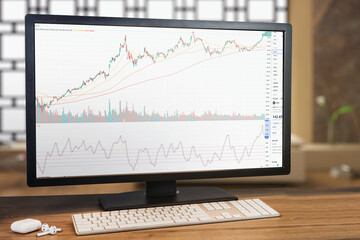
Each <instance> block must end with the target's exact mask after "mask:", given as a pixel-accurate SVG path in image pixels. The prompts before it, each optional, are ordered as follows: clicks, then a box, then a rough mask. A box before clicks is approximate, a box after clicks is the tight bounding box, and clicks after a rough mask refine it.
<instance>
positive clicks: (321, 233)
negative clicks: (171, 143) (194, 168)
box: [0, 187, 360, 240]
mask: <svg viewBox="0 0 360 240" xmlns="http://www.w3.org/2000/svg"><path fill="white" fill-rule="evenodd" d="M229 192H231V193H233V194H235V195H237V196H238V197H239V199H247V198H260V199H262V200H263V201H265V202H266V203H268V204H269V205H270V206H271V207H273V208H274V209H276V210H277V211H278V212H280V214H281V217H279V218H272V219H259V220H249V221H237V222H229V223H218V224H204V225H195V226H186V227H173V228H163V229H152V230H142V231H132V232H121V233H111V234H101V235H90V236H76V235H75V232H74V229H73V226H72V222H71V218H70V216H71V214H73V213H77V212H89V211H99V210H100V207H99V205H98V201H97V198H98V197H99V195H68V196H28V197H1V198H0V239H35V238H36V237H35V233H30V234H26V235H21V234H16V233H13V232H11V231H10V224H11V223H12V222H13V221H16V220H20V219H24V218H35V219H38V220H40V221H41V222H46V223H48V224H49V225H56V226H57V227H59V228H62V229H63V232H61V233H58V234H56V235H53V236H45V237H42V238H44V239H75V238H79V239H132V240H136V239H139V240H140V239H141V240H144V239H206V240H208V239H219V240H220V239H221V240H225V239H286V240H287V239H360V187H347V188H266V189H242V190H236V189H234V190H229Z"/></svg>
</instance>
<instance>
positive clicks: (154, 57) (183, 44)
mask: <svg viewBox="0 0 360 240" xmlns="http://www.w3.org/2000/svg"><path fill="white" fill-rule="evenodd" d="M269 34H271V33H270V32H265V33H263V34H262V36H261V38H260V40H258V41H257V42H256V43H254V44H253V45H251V46H243V45H241V44H239V43H237V42H236V41H235V40H227V41H225V42H224V44H223V46H221V47H213V48H212V47H211V46H210V45H209V44H207V43H206V41H205V40H203V39H202V38H200V37H197V36H196V35H195V33H194V32H192V34H191V36H190V38H189V40H188V41H185V40H183V38H182V37H180V38H179V39H178V41H177V43H176V44H174V45H173V47H171V48H169V49H168V50H166V51H164V52H156V53H151V52H150V51H149V50H148V49H147V48H146V47H144V48H143V52H142V53H140V54H135V53H133V52H132V51H131V50H130V49H129V47H128V43H127V36H126V35H125V37H124V41H123V43H121V44H120V46H119V49H118V53H117V54H116V55H115V56H113V57H111V58H110V61H109V64H108V70H107V71H105V70H100V71H98V72H97V73H96V74H95V75H94V76H92V77H89V79H87V80H84V81H82V82H81V83H80V85H79V86H78V87H74V88H68V89H67V90H65V91H64V93H62V94H61V95H59V96H48V97H47V98H50V100H48V101H46V102H45V101H43V98H42V97H37V98H36V104H41V108H42V109H43V108H50V107H51V106H52V105H53V104H55V103H57V102H59V101H61V100H62V99H64V98H65V97H67V96H69V95H71V94H74V93H75V92H77V91H79V90H82V89H84V88H85V87H87V86H88V85H89V84H90V83H93V82H94V81H95V80H97V79H98V78H100V77H103V78H104V79H105V80H106V79H107V78H108V77H110V73H111V68H112V65H113V64H114V63H115V62H116V61H117V60H118V59H119V58H120V57H121V56H122V53H124V54H123V55H124V56H126V59H127V61H129V62H130V63H132V66H133V67H136V66H137V65H138V63H139V61H141V60H143V59H147V58H149V59H150V60H151V61H152V63H154V64H155V63H157V62H158V60H159V59H167V58H168V57H169V56H171V55H172V54H174V53H176V52H177V51H178V50H179V49H181V48H189V47H192V46H193V45H196V44H198V43H199V44H201V46H202V49H203V52H204V53H205V54H206V55H208V56H209V57H212V56H214V55H221V54H223V53H224V52H225V50H226V49H231V48H233V49H236V50H237V51H238V52H244V51H252V50H253V49H254V48H256V47H257V46H258V45H259V44H260V43H261V42H262V41H263V39H264V37H266V36H269Z"/></svg>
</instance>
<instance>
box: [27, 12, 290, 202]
mask: <svg viewBox="0 0 360 240" xmlns="http://www.w3.org/2000/svg"><path fill="white" fill-rule="evenodd" d="M25 22H26V24H25V33H26V112H27V114H26V115H27V118H26V123H27V125H26V126H27V161H28V185H29V186H49V185H70V184H94V183H120V182H140V181H141V182H146V191H145V192H144V191H138V192H130V193H123V194H119V195H114V196H107V197H104V198H102V199H101V200H100V201H101V204H102V205H103V207H104V208H105V209H121V208H132V207H141V206H154V205H158V204H174V203H189V202H201V201H212V200H213V201H220V200H231V199H236V197H234V196H232V195H230V194H228V193H226V192H225V191H222V190H220V189H217V188H181V189H177V188H176V182H175V181H176V180H179V179H204V178H224V177H244V176H264V175H279V174H288V173H289V172H290V91H291V87H290V71H291V25H289V24H276V23H240V22H217V21H185V20H161V19H134V18H104V17H77V16H51V15H27V16H26V21H25Z"/></svg>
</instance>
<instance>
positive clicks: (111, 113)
mask: <svg viewBox="0 0 360 240" xmlns="http://www.w3.org/2000/svg"><path fill="white" fill-rule="evenodd" d="M123 105H124V104H123ZM123 105H122V104H121V101H120V102H119V106H118V108H117V109H116V108H112V107H111V104H110V100H109V108H108V110H104V111H103V112H100V111H99V112H94V111H93V110H92V109H91V108H90V107H89V106H88V108H87V109H83V111H82V112H81V113H80V114H79V113H76V114H73V113H72V112H71V111H68V112H65V110H64V109H63V111H62V112H61V113H60V112H58V111H57V110H54V111H52V110H44V109H41V106H40V105H38V106H37V109H36V122H37V123H90V122H91V123H94V122H99V123H101V122H174V121H223V120H264V119H265V114H260V115H256V114H252V115H244V114H240V113H238V112H233V113H232V114H218V113H217V111H213V112H211V111H205V112H202V113H196V112H195V111H192V112H189V113H184V112H179V111H175V112H166V113H164V114H160V113H158V112H155V111H152V112H150V113H148V112H147V110H146V108H145V106H144V107H143V110H142V111H136V110H135V109H134V105H132V108H129V107H128V103H127V102H126V104H125V106H123Z"/></svg>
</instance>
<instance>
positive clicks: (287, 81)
mask: <svg viewBox="0 0 360 240" xmlns="http://www.w3.org/2000/svg"><path fill="white" fill-rule="evenodd" d="M35 23H54V24H79V25H82V24H84V25H112V26H135V27H136V26H140V27H170V28H200V29H201V28H203V29H228V30H262V31H282V32H283V33H284V51H283V52H284V54H283V60H284V66H283V141H282V144H283V156H282V157H283V164H282V167H276V168H255V169H234V170H218V171H201V172H181V173H177V172H174V173H155V174H153V173H152V174H136V175H109V176H85V177H84V176H80V177H66V178H59V177H56V178H37V177H36V122H35V120H36V116H35V115H36V114H35V104H33V103H35V31H34V25H35ZM25 47H26V50H25V56H26V57H25V58H26V103H27V104H26V148H27V184H28V186H31V187H35V186H54V185H79V184H97V183H121V182H144V181H168V180H184V179H206V178H227V177H247V176H267V175H286V174H289V173H290V129H291V126H290V123H291V121H290V117H291V112H290V111H291V108H290V106H291V49H292V27H291V25H290V24H286V23H281V24H279V23H247V22H225V21H198V20H169V19H136V18H112V17H111V18H110V17H84V16H60V15H37V14H28V15H26V17H25Z"/></svg>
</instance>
